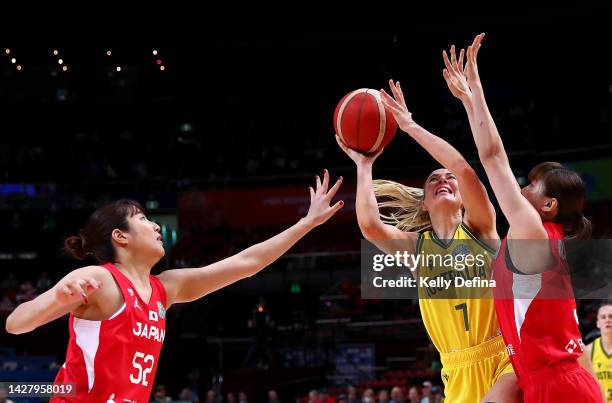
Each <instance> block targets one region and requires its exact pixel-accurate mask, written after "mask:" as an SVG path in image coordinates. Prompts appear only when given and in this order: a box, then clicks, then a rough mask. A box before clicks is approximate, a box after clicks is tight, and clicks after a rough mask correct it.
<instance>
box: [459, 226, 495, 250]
mask: <svg viewBox="0 0 612 403" xmlns="http://www.w3.org/2000/svg"><path fill="white" fill-rule="evenodd" d="M461 226H462V227H463V230H464V231H465V232H467V233H468V235H469V236H470V237H472V239H473V240H474V241H476V243H477V244H478V245H480V246H482V247H483V248H484V249H485V250H486V251H488V252H491V253H492V254H493V255H496V254H497V251H496V250H495V249H493V248H492V247H490V246H489V245H487V244H486V243H484V242H483V241H481V240H480V239H478V237H477V236H476V235H474V231H472V230H471V228H470V227H468V226H467V224H466V223H464V222H462V223H461Z"/></svg>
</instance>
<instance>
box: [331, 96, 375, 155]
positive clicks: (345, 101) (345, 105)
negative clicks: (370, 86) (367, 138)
mask: <svg viewBox="0 0 612 403" xmlns="http://www.w3.org/2000/svg"><path fill="white" fill-rule="evenodd" d="M364 92H367V89H366V88H360V89H358V90H355V91H353V92H351V93H350V94H349V95H348V96H347V97H346V98H345V99H344V101H343V102H342V104H341V105H340V109H339V110H338V117H337V118H336V126H337V127H338V136H340V139H341V140H342V142H343V143H344V144H349V143H348V142H347V141H346V139H345V138H344V134H343V133H342V115H343V114H344V109H345V108H346V107H347V105H348V104H349V102H350V101H351V100H352V99H353V98H354V97H355V96H356V95H357V94H361V93H364ZM359 114H361V110H360V111H359Z"/></svg>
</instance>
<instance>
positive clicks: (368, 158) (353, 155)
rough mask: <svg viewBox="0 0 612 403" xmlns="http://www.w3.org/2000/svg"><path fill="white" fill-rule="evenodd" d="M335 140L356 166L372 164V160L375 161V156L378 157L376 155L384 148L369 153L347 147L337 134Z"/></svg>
mask: <svg viewBox="0 0 612 403" xmlns="http://www.w3.org/2000/svg"><path fill="white" fill-rule="evenodd" d="M336 142H337V143H338V145H339V146H340V148H341V149H342V151H344V152H345V154H346V155H348V156H349V158H350V159H352V160H353V161H354V162H355V164H357V166H367V165H369V166H372V164H374V161H376V158H378V156H379V155H380V154H382V152H383V150H384V147H383V148H381V149H380V150H378V151H376V152H375V153H371V154H363V153H360V152H359V151H355V150H353V149H352V148H349V147H348V146H347V145H346V144H344V143H343V142H342V139H341V138H340V136H338V135H337V134H336Z"/></svg>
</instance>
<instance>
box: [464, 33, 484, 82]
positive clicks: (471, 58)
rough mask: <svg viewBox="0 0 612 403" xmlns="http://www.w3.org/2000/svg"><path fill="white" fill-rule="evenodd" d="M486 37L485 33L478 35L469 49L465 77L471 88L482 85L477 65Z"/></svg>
mask: <svg viewBox="0 0 612 403" xmlns="http://www.w3.org/2000/svg"><path fill="white" fill-rule="evenodd" d="M484 37H485V34H484V33H482V34H479V35H476V37H475V38H474V41H473V42H472V44H471V45H470V46H468V48H467V54H466V63H465V76H466V78H467V82H468V84H469V85H470V87H472V86H474V85H480V76H479V75H478V64H477V63H476V57H477V56H478V51H479V50H480V46H481V45H482V40H483V39H484Z"/></svg>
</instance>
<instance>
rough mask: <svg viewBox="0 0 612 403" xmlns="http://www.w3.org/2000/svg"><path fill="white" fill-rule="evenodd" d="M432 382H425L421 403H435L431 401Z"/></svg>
mask: <svg viewBox="0 0 612 403" xmlns="http://www.w3.org/2000/svg"><path fill="white" fill-rule="evenodd" d="M431 388H432V385H431V382H429V381H425V382H423V389H421V403H433V402H432V401H431Z"/></svg>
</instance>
